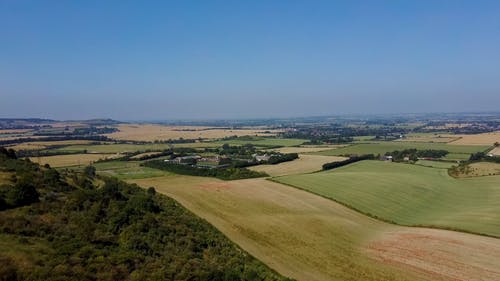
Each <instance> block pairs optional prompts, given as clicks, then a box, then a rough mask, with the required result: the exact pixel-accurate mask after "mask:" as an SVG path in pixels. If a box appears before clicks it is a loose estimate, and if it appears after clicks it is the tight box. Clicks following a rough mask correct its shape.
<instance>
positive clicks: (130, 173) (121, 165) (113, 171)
mask: <svg viewBox="0 0 500 281" xmlns="http://www.w3.org/2000/svg"><path fill="white" fill-rule="evenodd" d="M140 164H141V162H138V161H110V162H101V163H95V164H94V167H95V168H96V171H97V173H98V174H101V175H105V176H113V177H116V178H119V179H121V180H129V179H143V178H154V177H161V176H168V175H172V174H171V173H169V172H166V171H162V170H158V169H153V168H149V167H143V166H140Z"/></svg>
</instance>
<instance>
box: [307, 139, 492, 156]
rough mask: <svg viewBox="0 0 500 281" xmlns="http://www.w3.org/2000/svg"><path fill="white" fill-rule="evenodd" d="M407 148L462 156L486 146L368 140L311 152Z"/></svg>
mask: <svg viewBox="0 0 500 281" xmlns="http://www.w3.org/2000/svg"><path fill="white" fill-rule="evenodd" d="M409 148H416V149H444V150H447V151H449V152H450V153H453V154H454V155H455V156H456V154H462V155H463V157H467V158H468V157H469V155H470V154H471V153H474V152H478V151H484V150H486V149H488V146H474V145H449V144H444V143H424V142H402V141H387V142H370V143H359V144H353V145H350V146H346V147H342V148H338V149H332V150H325V151H320V152H313V154H316V155H327V156H328V155H330V156H332V155H346V154H370V153H372V154H385V153H386V152H391V151H395V150H404V149H409Z"/></svg>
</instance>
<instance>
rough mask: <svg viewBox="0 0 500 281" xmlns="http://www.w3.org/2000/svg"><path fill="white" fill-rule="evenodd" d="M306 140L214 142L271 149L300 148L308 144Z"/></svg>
mask: <svg viewBox="0 0 500 281" xmlns="http://www.w3.org/2000/svg"><path fill="white" fill-rule="evenodd" d="M306 141H307V140H304V139H280V138H256V139H250V140H241V139H235V140H220V141H215V142H212V143H214V144H218V145H223V144H225V143H227V144H230V145H244V144H248V143H250V144H253V145H254V146H257V147H269V146H299V145H301V144H303V143H304V142H306Z"/></svg>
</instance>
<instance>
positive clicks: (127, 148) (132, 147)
mask: <svg viewBox="0 0 500 281" xmlns="http://www.w3.org/2000/svg"><path fill="white" fill-rule="evenodd" d="M216 146H218V145H217V144H213V143H208V142H202V143H179V144H173V147H192V148H202V147H216ZM170 147H171V145H169V144H153V143H151V144H95V145H69V146H65V147H60V148H57V149H55V150H52V151H60V152H83V151H85V150H86V151H87V152H88V153H125V152H136V151H146V150H152V151H162V150H165V149H169V148H170Z"/></svg>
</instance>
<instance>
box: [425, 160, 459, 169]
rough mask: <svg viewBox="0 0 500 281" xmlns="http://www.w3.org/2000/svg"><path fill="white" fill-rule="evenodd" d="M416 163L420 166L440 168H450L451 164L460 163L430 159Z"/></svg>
mask: <svg viewBox="0 0 500 281" xmlns="http://www.w3.org/2000/svg"><path fill="white" fill-rule="evenodd" d="M415 164H416V165H420V166H424V167H432V168H439V169H448V168H451V166H456V165H458V164H457V163H455V162H444V161H430V160H418V161H417V162H416V163H415Z"/></svg>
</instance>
